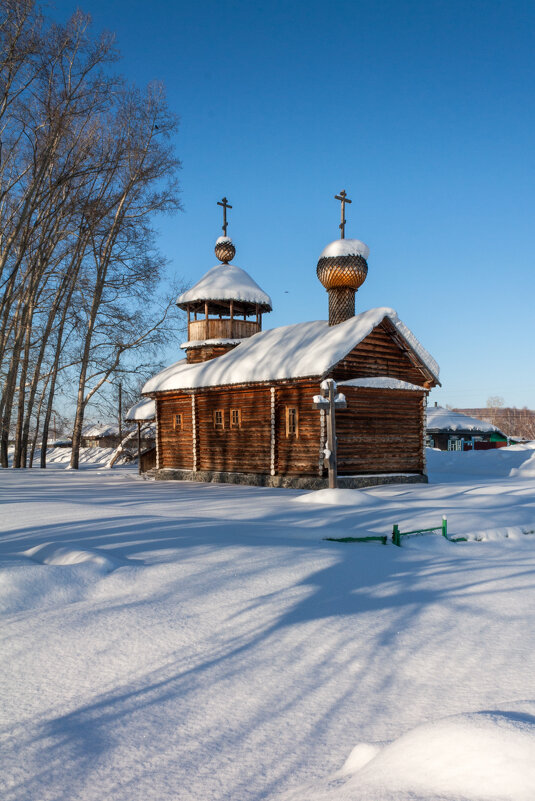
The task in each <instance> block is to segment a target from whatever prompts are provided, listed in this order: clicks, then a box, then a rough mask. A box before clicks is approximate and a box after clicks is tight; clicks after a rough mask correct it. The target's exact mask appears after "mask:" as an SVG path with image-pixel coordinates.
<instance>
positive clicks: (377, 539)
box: [323, 515, 467, 548]
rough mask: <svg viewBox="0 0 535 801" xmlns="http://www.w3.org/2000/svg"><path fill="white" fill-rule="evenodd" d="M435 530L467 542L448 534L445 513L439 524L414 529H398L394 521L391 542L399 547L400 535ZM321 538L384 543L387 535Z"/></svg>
mask: <svg viewBox="0 0 535 801" xmlns="http://www.w3.org/2000/svg"><path fill="white" fill-rule="evenodd" d="M435 531H439V532H440V533H441V534H442V536H443V537H444V539H446V540H448V542H467V539H466V537H450V536H449V535H448V520H447V517H446V515H444V516H443V518H442V523H441V524H440V526H433V527H432V528H416V529H414V531H400V530H399V526H398V524H397V523H394V525H393V527H392V542H393V544H394V545H397V546H398V548H401V538H402V537H408V536H409V535H410V534H431V533H433V532H435ZM323 539H324V540H326V541H327V542H382V544H383V545H386V543H387V540H388V537H384V536H377V537H371V536H370V537H324V538H323Z"/></svg>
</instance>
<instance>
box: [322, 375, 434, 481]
mask: <svg viewBox="0 0 535 801" xmlns="http://www.w3.org/2000/svg"><path fill="white" fill-rule="evenodd" d="M340 389H341V391H343V393H344V395H345V396H346V398H347V409H344V410H341V411H339V412H337V414H336V433H337V436H338V470H339V473H340V475H344V474H345V475H353V474H355V473H405V472H407V473H423V472H424V470H425V464H424V450H423V430H424V428H423V426H424V421H423V400H422V399H423V397H424V396H425V393H424V392H416V391H414V390H384V389H371V388H368V387H341V388H340Z"/></svg>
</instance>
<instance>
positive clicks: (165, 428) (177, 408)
mask: <svg viewBox="0 0 535 801" xmlns="http://www.w3.org/2000/svg"><path fill="white" fill-rule="evenodd" d="M175 414H181V415H182V429H181V430H180V431H177V430H176V429H175V427H174V422H173V421H174V416H175ZM192 423H193V415H192V408H191V395H180V396H170V395H164V396H163V397H161V398H159V399H158V467H159V468H162V467H177V468H183V469H184V470H193V425H192Z"/></svg>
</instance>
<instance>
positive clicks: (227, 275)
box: [176, 264, 272, 311]
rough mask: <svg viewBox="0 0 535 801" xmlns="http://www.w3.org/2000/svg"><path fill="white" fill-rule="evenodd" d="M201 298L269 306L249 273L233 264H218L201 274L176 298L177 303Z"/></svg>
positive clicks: (262, 292) (267, 298)
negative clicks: (195, 281) (201, 275)
mask: <svg viewBox="0 0 535 801" xmlns="http://www.w3.org/2000/svg"><path fill="white" fill-rule="evenodd" d="M201 300H239V301H242V302H244V303H258V304H259V305H260V306H267V307H269V311H271V308H272V307H271V298H270V297H269V295H267V294H266V293H265V292H264V290H263V289H261V288H260V287H259V286H258V284H257V283H256V281H255V280H253V279H252V278H251V276H250V275H249V273H246V272H245V270H242V269H241V267H236V266H235V265H234V264H218V265H216V266H215V267H212V269H211V270H208V272H207V273H206V274H205V275H203V277H202V278H201V279H200V281H197V283H196V284H195V285H194V286H192V287H191V289H188V291H187V292H183V293H182V294H181V295H179V296H178V298H177V299H176V302H177V305H179V306H181V305H183V304H184V303H195V302H197V301H201Z"/></svg>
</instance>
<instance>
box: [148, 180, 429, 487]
mask: <svg viewBox="0 0 535 801" xmlns="http://www.w3.org/2000/svg"><path fill="white" fill-rule="evenodd" d="M337 199H338V200H341V202H342V222H341V224H340V229H341V238H340V239H339V240H336V241H334V242H332V243H331V244H329V245H328V246H327V247H326V248H325V249H324V251H323V252H322V253H321V256H320V259H319V261H318V265H317V275H318V278H319V280H320V281H321V283H322V284H323V286H324V287H325V289H326V290H327V292H328V295H329V319H328V322H327V321H323V320H320V321H314V322H304V323H295V324H293V325H288V326H283V327H280V328H275V329H272V330H268V331H262V315H263V314H265V313H266V312H269V311H271V308H272V304H271V299H270V297H269V295H267V294H266V293H265V292H264V291H263V290H262V289H261V288H260V287H259V285H258V284H257V283H256V282H255V281H254V280H253V279H252V278H251V276H250V275H249V274H248V273H247V272H245V270H242V269H241V268H239V267H236V266H235V265H233V264H231V262H232V260H233V258H234V256H235V248H234V245H233V243H232V241H231V240H230V239H229V238H228V237H227V235H226V234H227V220H226V211H227V208H229V206H228V202H227V200H226V198H223V201H222V203H220V204H219V205H222V206H223V210H224V224H223V232H224V236H222V237H220V238H219V239H218V240H217V242H216V246H215V253H216V256H217V258H218V259H219V261H220V264H218V265H217V266H216V267H213V268H212V269H211V270H209V271H208V272H207V273H206V275H204V276H203V277H202V278H201V279H200V281H198V283H196V284H195V286H193V287H192V288H191V289H189V290H188V291H187V292H184V293H183V294H182V295H180V296H179V298H178V299H177V305H178V306H179V308H181V309H183V310H185V311H186V313H187V318H188V340H187V342H184V343H183V344H182V346H181V347H182V348H183V349H184V350H185V352H186V358H185V359H182V360H181V361H179V362H177V363H176V364H173V365H171V366H170V367H168V368H166V369H165V370H163V371H162V372H160V373H159V374H158V375H156V376H154V377H153V378H151V379H150V380H149V381H148V382H147V383H146V385H145V386H144V388H143V394H144V395H146V396H150V397H152V398H154V399H155V401H156V429H157V432H156V476H157V478H160V479H165V478H174V479H190V480H197V481H222V482H232V483H243V484H257V485H266V486H285V487H310V488H314V487H316V488H319V487H323V486H326V485H327V479H326V475H327V473H326V468H325V466H324V455H325V454H324V451H325V440H326V419H325V418H326V414H325V412H324V411H318V409H317V408H316V407H315V406H314V404H313V397H314V396H315V395H317V394H318V392H320V386H321V384H322V382H323V381H324V380H325V379H326V378H333V379H334V380H335V381H336V382H337V384H338V388H339V390H338V391H339V392H343V394H344V395H345V397H346V400H347V408H345V409H343V410H340V411H337V412H336V432H337V441H338V474H339V485H340V486H346V487H359V486H368V485H372V484H382V483H398V482H412V481H426V480H427V478H426V474H425V410H426V397H427V394H428V391H429V389H430V388H432V387H434V386H436V385H437V384H438V383H439V381H438V374H439V369H438V365H437V363H436V362H435V360H434V359H433V358H432V357H431V356H430V355H429V353H427V351H426V350H425V349H424V348H423V347H422V345H421V344H420V343H419V342H418V340H417V339H416V337H415V336H414V335H413V334H412V333H411V331H409V329H408V328H407V327H406V326H405V325H404V324H403V323H402V322H401V320H400V319H399V318H398V316H397V314H396V312H395V311H393V310H392V309H388V308H378V309H371V310H369V311H364V312H360V313H359V314H357V315H355V293H356V291H357V290H358V288H359V287H360V286H361V284H362V283H363V281H364V280H365V278H366V275H367V272H368V264H367V259H368V255H369V250H368V247H367V246H366V245H365V244H364V243H363V242H361V241H359V240H357V239H346V238H345V235H344V234H345V216H344V209H345V203H346V202H351V201H349V200H348V199H347V198H346V195H345V192H343V193H342V194H341V195H340V196H337Z"/></svg>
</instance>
